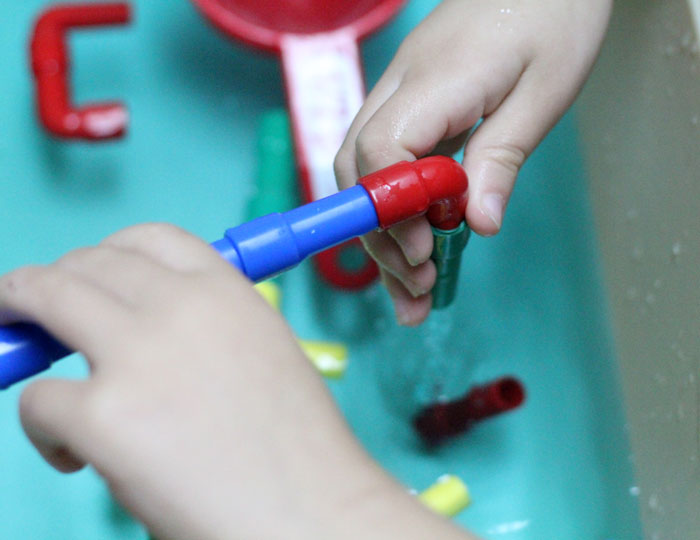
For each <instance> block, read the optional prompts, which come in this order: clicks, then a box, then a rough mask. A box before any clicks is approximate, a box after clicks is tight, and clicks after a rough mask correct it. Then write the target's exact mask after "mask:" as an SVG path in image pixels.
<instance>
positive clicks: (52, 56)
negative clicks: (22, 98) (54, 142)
mask: <svg viewBox="0 0 700 540" xmlns="http://www.w3.org/2000/svg"><path fill="white" fill-rule="evenodd" d="M130 19H131V10H130V7H129V5H128V4H125V3H116V4H74V5H59V6H54V7H51V8H49V9H48V10H46V11H45V12H43V13H42V15H41V16H40V17H39V19H38V20H37V22H36V25H35V27H34V33H33V35H32V41H31V57H32V71H33V72H34V76H35V78H36V92H37V106H38V112H39V118H40V119H41V122H42V123H43V124H44V126H45V127H46V129H47V130H48V131H50V132H51V133H53V134H54V135H57V136H59V137H66V138H74V139H88V140H103V139H111V138H115V137H121V136H122V135H123V134H124V132H125V130H126V125H127V121H128V113H127V111H126V109H125V108H124V106H123V105H121V104H120V103H99V104H94V105H89V106H85V107H81V108H75V107H74V106H73V105H71V99H70V90H69V87H70V85H69V82H68V71H69V64H70V61H69V55H68V47H67V45H66V33H67V31H68V30H70V29H71V28H75V27H84V26H98V25H108V24H126V23H128V22H129V21H130Z"/></svg>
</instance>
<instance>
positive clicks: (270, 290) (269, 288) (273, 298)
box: [255, 281, 282, 311]
mask: <svg viewBox="0 0 700 540" xmlns="http://www.w3.org/2000/svg"><path fill="white" fill-rule="evenodd" d="M255 290H256V291H258V292H259V293H260V295H261V296H262V297H263V298H264V299H265V300H266V301H267V303H268V304H270V305H271V306H272V307H273V308H275V309H276V310H277V311H279V310H280V305H281V304H282V291H281V290H280V288H279V286H278V285H277V284H276V283H273V282H272V281H261V282H260V283H257V284H256V285H255Z"/></svg>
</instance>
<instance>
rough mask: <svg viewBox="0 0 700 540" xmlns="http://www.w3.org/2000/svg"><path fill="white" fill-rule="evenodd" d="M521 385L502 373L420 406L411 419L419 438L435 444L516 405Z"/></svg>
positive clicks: (521, 395) (521, 393) (522, 393)
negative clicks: (458, 395) (442, 400)
mask: <svg viewBox="0 0 700 540" xmlns="http://www.w3.org/2000/svg"><path fill="white" fill-rule="evenodd" d="M524 400H525V388H524V387H523V385H522V384H521V383H520V381H519V380H518V379H516V378H514V377H504V378H502V379H498V380H496V381H493V382H491V383H488V384H485V385H482V386H475V387H473V388H472V389H471V390H470V391H469V392H468V393H467V394H466V395H465V396H464V397H462V398H460V399H457V400H455V401H448V402H446V403H436V404H434V405H430V406H428V407H426V408H425V409H423V410H422V411H421V412H420V413H419V414H418V415H417V416H416V417H415V418H414V420H413V426H414V427H415V428H416V431H418V434H419V435H420V436H421V438H422V439H423V440H424V441H425V442H426V443H428V444H430V445H435V444H439V443H441V442H444V441H445V440H447V439H450V438H452V437H455V436H456V435H459V434H461V433H464V432H465V431H467V430H468V429H469V428H470V427H471V426H472V425H473V424H475V423H476V422H479V421H480V420H484V419H485V418H489V417H491V416H495V415H497V414H501V413H504V412H506V411H510V410H512V409H515V408H517V407H519V406H520V405H521V404H522V403H523V401H524Z"/></svg>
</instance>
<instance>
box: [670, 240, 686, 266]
mask: <svg viewBox="0 0 700 540" xmlns="http://www.w3.org/2000/svg"><path fill="white" fill-rule="evenodd" d="M682 252H683V244H681V242H680V240H676V241H675V242H674V243H673V245H672V246H671V257H672V259H673V260H674V261H675V260H676V259H678V257H679V256H680V254H681V253H682Z"/></svg>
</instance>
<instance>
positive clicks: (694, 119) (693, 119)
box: [690, 114, 700, 126]
mask: <svg viewBox="0 0 700 540" xmlns="http://www.w3.org/2000/svg"><path fill="white" fill-rule="evenodd" d="M699 122H700V119H699V118H698V115H697V114H694V115H693V116H691V117H690V123H691V124H692V125H694V126H697V125H698V123H699Z"/></svg>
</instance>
